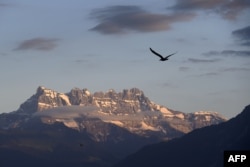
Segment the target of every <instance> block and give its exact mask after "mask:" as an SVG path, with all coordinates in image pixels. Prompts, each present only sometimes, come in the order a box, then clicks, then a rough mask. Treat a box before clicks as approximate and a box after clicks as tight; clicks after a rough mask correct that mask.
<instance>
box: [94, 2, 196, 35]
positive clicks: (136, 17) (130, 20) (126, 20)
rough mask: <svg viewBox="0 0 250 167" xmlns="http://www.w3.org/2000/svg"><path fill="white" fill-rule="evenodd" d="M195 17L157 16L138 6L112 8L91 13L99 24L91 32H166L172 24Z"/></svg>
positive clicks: (190, 15) (191, 15)
mask: <svg viewBox="0 0 250 167" xmlns="http://www.w3.org/2000/svg"><path fill="white" fill-rule="evenodd" d="M193 17H194V14H181V13H177V14H169V15H165V14H156V13H151V12H148V11H145V10H143V9H142V8H140V7H138V6H110V7H106V8H100V9H95V10H93V11H92V12H91V13H90V18H92V19H95V20H97V21H98V22H99V23H98V24H97V25H96V26H95V27H93V28H91V29H90V30H92V31H97V32H100V33H102V34H124V33H127V32H130V31H134V32H156V31H164V30H169V29H170V27H171V24H172V23H175V22H182V21H189V20H190V19H192V18H193Z"/></svg>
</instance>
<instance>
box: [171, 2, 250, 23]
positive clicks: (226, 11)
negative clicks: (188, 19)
mask: <svg viewBox="0 0 250 167" xmlns="http://www.w3.org/2000/svg"><path fill="white" fill-rule="evenodd" d="M249 8H250V1H249V0H177V2H176V4H175V5H174V6H171V7H169V8H168V9H172V10H174V11H182V12H183V11H195V10H206V11H212V12H216V13H218V14H219V15H221V16H222V17H223V18H225V19H230V20H233V19H236V17H237V16H238V15H239V14H240V12H242V11H243V10H245V9H249Z"/></svg>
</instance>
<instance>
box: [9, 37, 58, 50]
mask: <svg viewBox="0 0 250 167" xmlns="http://www.w3.org/2000/svg"><path fill="white" fill-rule="evenodd" d="M58 40H59V39H56V38H51V39H50V38H32V39H28V40H24V41H22V42H21V43H20V44H19V45H18V47H17V48H15V49H14V50H39V51H50V50H53V49H54V48H55V47H57V41H58Z"/></svg>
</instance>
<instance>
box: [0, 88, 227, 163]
mask: <svg viewBox="0 0 250 167" xmlns="http://www.w3.org/2000/svg"><path fill="white" fill-rule="evenodd" d="M225 121H226V119H224V118H223V117H221V116H220V115H219V114H217V113H215V112H205V111H200V112H194V113H183V112H179V111H174V110H171V109H169V108H167V107H164V106H162V105H159V104H156V103H154V102H152V101H151V100H149V98H148V97H146V96H145V95H144V93H143V92H142V91H141V90H139V89H137V88H132V89H128V90H127V89H126V90H123V91H122V92H115V91H114V90H109V91H107V92H95V93H90V91H88V90H87V89H78V88H74V89H72V90H71V91H70V92H68V93H59V92H57V91H54V90H51V89H47V88H45V87H41V86H40V87H38V88H37V91H36V93H35V94H34V95H32V96H31V97H30V98H29V99H28V100H26V101H25V102H24V103H23V104H21V105H20V107H19V109H18V110H17V111H14V112H10V113H3V114H0V135H1V136H4V137H1V139H0V153H1V155H2V153H5V156H4V157H1V159H0V166H2V165H1V163H2V164H3V163H4V165H3V166H16V165H17V164H16V162H17V161H12V163H13V164H12V163H10V162H9V161H7V160H8V158H12V159H13V157H15V156H16V157H15V158H16V159H17V160H20V161H21V162H22V163H23V166H34V165H36V166H39V164H37V162H39V161H42V162H44V164H41V166H53V165H54V166H57V165H60V166H72V164H73V165H74V166H82V165H85V166H93V167H104V166H110V165H112V164H114V163H115V162H117V161H118V160H120V159H122V158H124V157H125V156H127V155H129V154H130V153H133V152H135V151H136V150H138V149H139V148H141V147H142V146H145V145H147V144H152V143H156V142H159V141H163V140H164V141H165V140H170V139H172V138H176V137H180V136H182V135H184V134H186V133H188V132H190V131H192V130H194V129H197V128H201V127H204V126H209V125H214V124H219V123H221V122H225ZM79 144H80V145H81V146H79ZM79 147H80V148H79ZM12 155H14V156H12ZM62 156H63V157H64V158H63V159H62V158H59V157H62ZM51 157H54V159H53V158H52V159H51ZM15 158H14V159H15ZM24 159H32V161H31V162H30V165H29V164H26V161H24ZM31 164H32V165H31ZM62 164H63V165H62ZM18 165H20V164H18Z"/></svg>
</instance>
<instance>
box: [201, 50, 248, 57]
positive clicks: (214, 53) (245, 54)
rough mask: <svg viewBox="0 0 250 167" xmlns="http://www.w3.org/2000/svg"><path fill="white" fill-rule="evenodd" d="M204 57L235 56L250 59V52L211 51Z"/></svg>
mask: <svg viewBox="0 0 250 167" xmlns="http://www.w3.org/2000/svg"><path fill="white" fill-rule="evenodd" d="M203 55H204V56H235V57H239V56H240V57H249V58H250V50H249V51H248V50H245V51H236V50H223V51H209V52H207V53H203Z"/></svg>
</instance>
